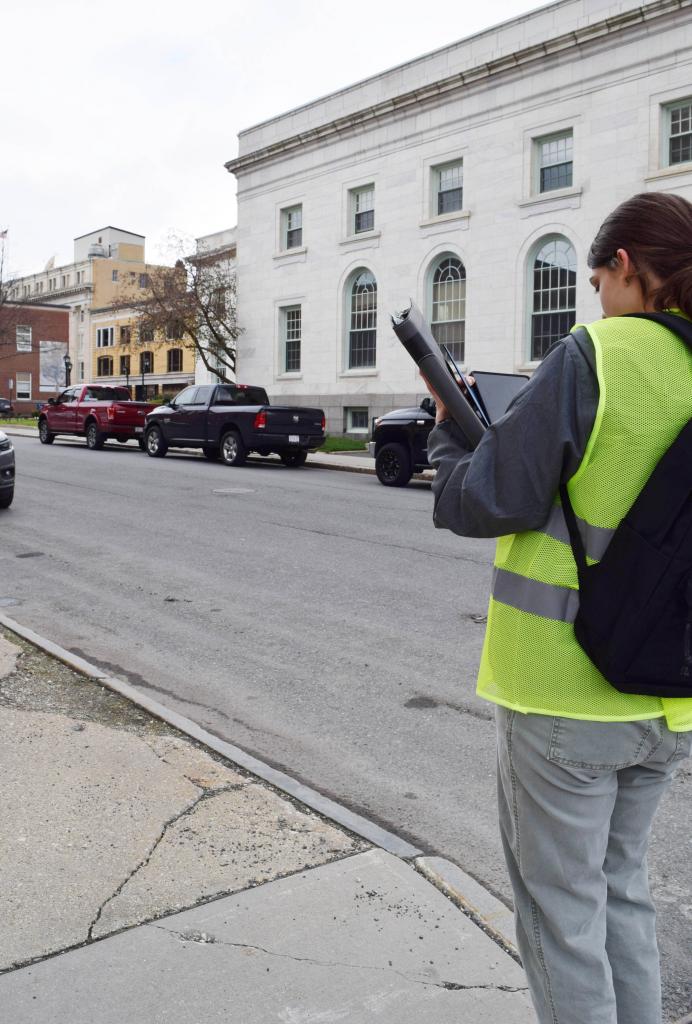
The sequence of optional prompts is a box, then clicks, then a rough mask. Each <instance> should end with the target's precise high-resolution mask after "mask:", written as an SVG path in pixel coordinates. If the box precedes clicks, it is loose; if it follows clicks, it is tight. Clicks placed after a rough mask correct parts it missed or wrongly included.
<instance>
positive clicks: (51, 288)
mask: <svg viewBox="0 0 692 1024" xmlns="http://www.w3.org/2000/svg"><path fill="white" fill-rule="evenodd" d="M48 291H49V292H54V291H55V278H54V277H51V279H50V281H49V282H48Z"/></svg>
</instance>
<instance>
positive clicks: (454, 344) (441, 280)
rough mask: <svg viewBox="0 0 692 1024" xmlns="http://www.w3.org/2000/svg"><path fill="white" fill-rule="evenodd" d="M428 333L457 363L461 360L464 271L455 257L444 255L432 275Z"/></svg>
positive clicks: (462, 265)
mask: <svg viewBox="0 0 692 1024" xmlns="http://www.w3.org/2000/svg"><path fill="white" fill-rule="evenodd" d="M431 325H432V332H433V336H434V338H435V340H436V341H437V342H438V344H440V345H446V346H447V348H448V349H449V351H450V352H451V353H452V355H453V356H454V358H455V359H456V360H457V362H460V363H461V362H463V361H464V338H465V335H466V270H465V269H464V264H463V263H462V262H461V260H460V259H458V258H457V257H456V256H452V255H450V254H449V253H445V255H444V256H442V257H441V258H440V259H439V260H438V261H437V263H436V265H435V269H434V271H433V276H432V317H431Z"/></svg>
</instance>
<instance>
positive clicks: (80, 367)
mask: <svg viewBox="0 0 692 1024" xmlns="http://www.w3.org/2000/svg"><path fill="white" fill-rule="evenodd" d="M79 379H80V380H84V363H80V364H79Z"/></svg>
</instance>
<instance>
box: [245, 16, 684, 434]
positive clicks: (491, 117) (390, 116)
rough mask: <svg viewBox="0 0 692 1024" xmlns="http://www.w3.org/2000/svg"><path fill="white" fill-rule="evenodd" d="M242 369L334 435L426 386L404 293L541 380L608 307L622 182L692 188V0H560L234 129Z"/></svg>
mask: <svg viewBox="0 0 692 1024" xmlns="http://www.w3.org/2000/svg"><path fill="white" fill-rule="evenodd" d="M227 168H228V170H229V171H231V172H232V173H233V174H234V175H235V176H236V178H237V182H238V228H237V243H238V255H237V275H238V306H239V310H240V320H241V324H242V326H243V328H244V333H243V335H242V336H241V338H240V342H239V359H238V367H239V377H240V379H242V380H247V381H252V382H253V383H257V384H263V385H264V386H265V387H266V388H267V390H268V392H269V394H270V396H271V397H272V398H274V399H275V400H277V401H279V400H280V401H282V402H287V403H298V404H300V403H302V404H310V405H321V406H322V407H323V408H324V409H325V411H326V412H327V417H328V429H329V431H330V432H331V433H341V432H343V431H347V432H352V433H363V434H365V433H367V431H368V429H369V424H370V422H371V420H372V417H373V416H376V415H380V414H382V413H383V412H385V411H387V410H389V409H392V408H396V407H397V406H401V405H407V404H412V403H414V402H416V401H417V400H418V399H419V398H420V397H421V395H422V394H423V389H422V388H421V382H420V379H419V378H418V376H417V372H416V370H415V367H414V366H413V364H412V363H411V362H410V360H409V358H408V356H407V355H406V354H405V352H404V351H403V349H402V348H401V346H400V344H399V342H398V341H397V340H396V338H395V336H394V334H393V332H392V330H391V326H390V319H389V317H390V314H391V313H392V312H394V311H396V310H400V309H401V308H402V307H404V306H406V305H407V304H408V300H409V298H412V299H414V300H415V302H416V303H417V304H418V305H419V306H420V307H421V309H423V310H424V312H425V314H426V316H427V317H428V319H429V320H430V321H431V322H432V325H433V330H434V333H435V334H436V336H437V337H438V339H440V340H444V341H445V342H446V343H447V344H449V345H450V347H451V349H452V350H453V351H454V352H455V354H456V356H457V357H458V359H459V361H460V362H461V363H462V364H463V365H464V366H465V367H466V368H468V369H479V370H480V369H484V370H500V371H512V372H519V371H520V372H529V373H530V372H531V371H532V370H533V369H535V367H536V366H537V365H538V364H539V362H540V360H541V358H542V357H543V356H544V354H545V352H546V351H547V349H548V348H549V346H550V344H551V343H552V342H553V341H554V340H555V339H556V338H558V337H560V336H561V335H562V334H564V333H565V332H566V331H567V330H569V328H570V326H571V325H572V324H573V323H575V322H578V321H588V320H591V319H595V318H597V317H599V316H600V307H599V305H598V300H597V298H596V296H594V295H593V293H592V290H591V288H590V285H589V283H588V277H589V274H588V270H587V267H586V256H587V252H588V248H589V245H590V242H591V240H592V238H593V236H594V234H595V232H596V230H597V229H598V226H599V224H600V223H601V222H602V220H603V218H604V217H605V216H606V215H607V213H608V212H609V211H610V210H611V209H612V208H613V207H614V206H615V205H616V204H617V203H619V202H620V201H622V200H623V199H625V198H627V197H628V196H630V195H632V194H634V193H636V192H641V191H647V190H672V191H675V192H679V193H680V194H681V195H684V196H686V197H688V198H690V199H692V0H650V2H644V3H642V2H640V0H559V2H557V3H552V4H549V5H548V6H546V7H543V8H541V9H539V10H537V11H534V12H532V13H530V14H526V15H523V16H521V17H519V18H515V19H513V20H511V21H508V22H505V23H504V24H501V25H498V26H496V27H494V28H491V29H488V30H487V31H484V32H481V33H479V34H477V35H475V36H472V37H470V38H468V39H462V40H461V41H459V42H454V43H451V44H450V45H449V46H446V47H444V48H442V49H440V50H436V51H434V52H432V53H429V54H425V55H423V56H421V57H419V58H417V59H416V60H412V61H409V62H408V63H406V64H403V65H400V66H398V67H395V68H392V69H391V70H389V71H385V72H383V73H382V74H380V75H377V76H375V77H373V78H370V79H367V80H365V81H363V82H358V83H356V84H355V85H351V86H348V87H346V88H344V89H342V90H340V91H338V92H335V93H333V94H331V95H328V96H326V97H323V98H321V99H319V100H316V101H314V102H312V103H308V104H306V105H305V106H302V107H300V108H298V109H296V110H292V111H289V112H288V113H285V114H282V115H280V116H277V117H275V118H272V119H271V120H269V121H266V122H264V123H262V124H259V125H255V126H254V127H251V128H248V129H247V130H245V131H243V132H241V133H240V136H239V148H238V155H237V157H236V158H235V159H233V160H231V161H229V162H228V164H227Z"/></svg>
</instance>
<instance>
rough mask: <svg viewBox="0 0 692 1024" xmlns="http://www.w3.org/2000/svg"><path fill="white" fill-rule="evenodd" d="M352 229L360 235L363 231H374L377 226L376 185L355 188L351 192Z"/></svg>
mask: <svg viewBox="0 0 692 1024" xmlns="http://www.w3.org/2000/svg"><path fill="white" fill-rule="evenodd" d="M351 217H352V220H351V231H352V234H354V235H358V234H360V233H361V231H373V230H374V228H375V186H374V185H366V186H365V187H364V188H354V189H353V190H352V192H351Z"/></svg>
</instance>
